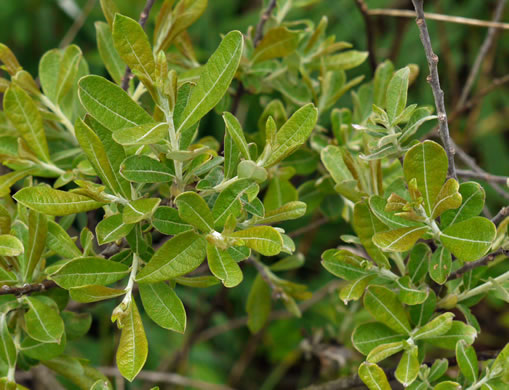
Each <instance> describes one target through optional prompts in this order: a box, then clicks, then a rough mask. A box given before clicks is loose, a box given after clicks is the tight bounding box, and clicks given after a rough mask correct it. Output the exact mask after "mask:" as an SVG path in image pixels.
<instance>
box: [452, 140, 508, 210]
mask: <svg viewBox="0 0 509 390" xmlns="http://www.w3.org/2000/svg"><path fill="white" fill-rule="evenodd" d="M451 142H452V144H453V146H454V149H456V153H457V156H458V157H459V158H460V159H461V160H462V161H463V162H464V163H465V164H467V165H468V166H469V167H470V169H472V170H473V171H474V172H476V173H478V174H483V175H489V173H487V172H486V171H484V170H483V169H482V168H481V167H480V166H479V165H477V163H476V162H475V160H474V159H473V158H472V157H470V156H469V155H468V154H467V153H466V152H465V151H464V150H463V149H461V148H460V147H459V146H458V145H456V144H455V143H454V141H453V140H451ZM488 183H489V184H490V186H491V187H492V188H493V189H494V190H495V191H496V192H497V193H498V194H499V195H500V196H502V197H503V198H505V199H507V200H509V193H508V192H507V191H505V190H504V189H503V188H502V187H500V186H499V185H498V184H497V183H495V182H493V181H488Z"/></svg>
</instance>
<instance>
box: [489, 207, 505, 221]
mask: <svg viewBox="0 0 509 390" xmlns="http://www.w3.org/2000/svg"><path fill="white" fill-rule="evenodd" d="M508 215H509V206H505V207H502V208H501V209H500V211H499V212H498V213H497V215H495V216H494V217H493V218H492V219H491V222H493V223H494V224H495V225H498V224H499V223H500V222H502V220H503V219H504V218H505V217H507V216H508Z"/></svg>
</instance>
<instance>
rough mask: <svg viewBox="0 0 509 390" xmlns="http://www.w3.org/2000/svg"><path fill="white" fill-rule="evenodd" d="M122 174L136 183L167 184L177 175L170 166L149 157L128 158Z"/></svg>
mask: <svg viewBox="0 0 509 390" xmlns="http://www.w3.org/2000/svg"><path fill="white" fill-rule="evenodd" d="M120 174H121V175H122V176H123V177H124V178H126V179H127V180H129V181H132V182H135V183H165V182H169V181H172V180H173V178H174V177H175V173H174V172H173V171H172V170H171V169H170V168H168V166H166V165H165V164H163V163H161V162H159V161H157V160H155V159H153V158H150V157H148V156H130V157H128V158H126V159H125V160H124V162H123V163H122V167H121V171H120Z"/></svg>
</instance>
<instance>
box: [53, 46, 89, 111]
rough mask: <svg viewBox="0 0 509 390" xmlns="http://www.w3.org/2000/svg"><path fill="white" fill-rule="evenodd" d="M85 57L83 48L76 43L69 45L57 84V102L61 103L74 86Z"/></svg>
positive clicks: (63, 57) (61, 64)
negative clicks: (81, 62)
mask: <svg viewBox="0 0 509 390" xmlns="http://www.w3.org/2000/svg"><path fill="white" fill-rule="evenodd" d="M82 57H83V54H82V53H81V49H80V48H79V47H78V46H76V45H70V46H67V47H66V48H65V50H64V53H63V55H62V59H61V61H60V66H59V70H58V79H57V84H56V86H55V100H54V102H55V103H57V104H58V103H59V102H60V101H61V100H62V99H63V98H64V96H65V95H66V94H67V93H68V92H69V91H70V89H71V88H72V87H73V86H74V82H75V80H76V76H77V75H78V69H79V64H80V61H81V59H82Z"/></svg>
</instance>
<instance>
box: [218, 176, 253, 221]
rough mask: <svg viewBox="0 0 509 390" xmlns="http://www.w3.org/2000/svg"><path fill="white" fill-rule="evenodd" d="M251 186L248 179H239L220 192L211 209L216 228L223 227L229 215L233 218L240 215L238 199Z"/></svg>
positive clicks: (240, 209)
mask: <svg viewBox="0 0 509 390" xmlns="http://www.w3.org/2000/svg"><path fill="white" fill-rule="evenodd" d="M252 184H253V183H252V182H251V181H250V180H248V179H240V180H237V181H235V182H233V183H232V184H230V185H229V186H228V187H226V188H225V189H224V190H222V191H221V193H220V194H219V196H218V197H217V199H216V201H215V203H214V207H213V208H212V216H213V218H214V226H215V227H216V228H221V227H223V226H224V224H225V222H226V220H227V218H228V217H229V216H230V215H231V216H233V217H238V216H239V215H240V213H241V211H242V204H241V201H240V198H241V197H242V195H243V194H244V193H245V192H246V191H247V190H248V189H249V188H250V187H251V186H252Z"/></svg>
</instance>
